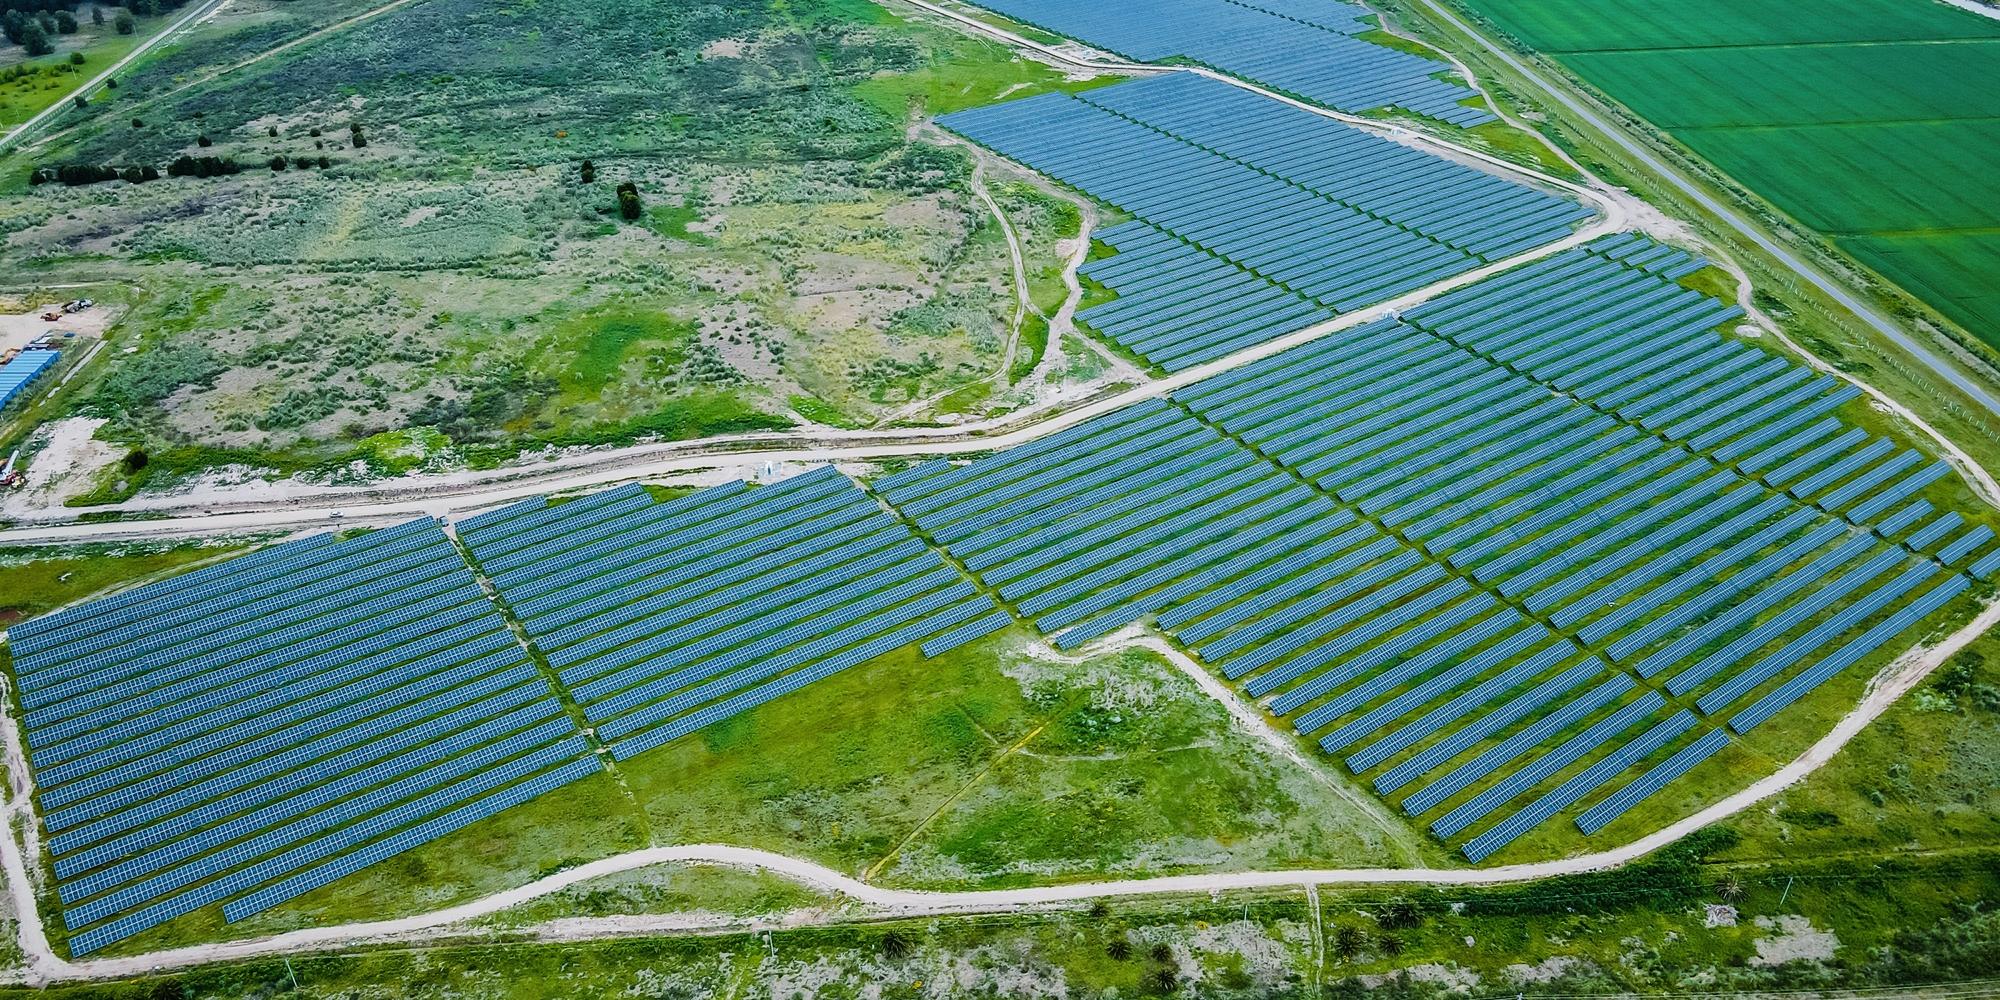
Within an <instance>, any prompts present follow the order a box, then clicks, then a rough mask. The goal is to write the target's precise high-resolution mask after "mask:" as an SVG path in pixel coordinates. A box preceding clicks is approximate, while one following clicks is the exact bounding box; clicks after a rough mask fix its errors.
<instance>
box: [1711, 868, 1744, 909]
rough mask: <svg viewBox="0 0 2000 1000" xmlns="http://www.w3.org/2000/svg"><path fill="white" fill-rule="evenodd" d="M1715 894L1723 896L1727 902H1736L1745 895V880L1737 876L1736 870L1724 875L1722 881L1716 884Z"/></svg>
mask: <svg viewBox="0 0 2000 1000" xmlns="http://www.w3.org/2000/svg"><path fill="white" fill-rule="evenodd" d="M1715 894H1716V895H1718V896H1721V897H1722V901H1723V902H1725V903H1733V902H1736V900H1737V899H1739V898H1741V897H1742V895H1743V880H1742V879H1739V878H1737V877H1736V875H1735V873H1734V872H1732V873H1730V874H1728V875H1724V876H1722V881H1720V882H1717V883H1716V884H1715Z"/></svg>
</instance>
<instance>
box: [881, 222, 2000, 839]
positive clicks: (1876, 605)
mask: <svg viewBox="0 0 2000 1000" xmlns="http://www.w3.org/2000/svg"><path fill="white" fill-rule="evenodd" d="M1699 266H1701V265H1700V262H1698V261H1695V260H1693V259H1691V258H1689V257H1688V256H1687V255H1686V254H1684V253H1681V252H1680V251H1677V250H1672V249H1670V248H1665V247H1661V246H1658V245H1656V244H1653V243H1650V242H1648V241H1645V240H1643V239H1640V238H1637V237H1632V236H1621V237H1612V238H1608V239H1606V240H1601V241H1598V242H1597V243H1594V244H1592V245H1591V246H1590V247H1588V248H1586V249H1581V250H1577V251H1572V252H1569V253H1566V254H1562V255H1558V256H1556V257H1554V258H1551V259H1549V260H1548V261H1545V262H1540V263H1537V264H1534V265H1530V266H1527V267H1524V268H1522V269H1519V270H1517V271H1515V272H1510V273H1508V274H1506V275H1503V276H1501V277H1498V278H1495V279H1490V280H1488V281H1485V282H1481V283H1480V284H1478V285H1475V286H1472V287H1471V288H1468V289H1465V290H1462V291H1460V292H1456V293H1452V294H1449V295H1446V296H1444V297H1442V298H1440V299H1438V300H1435V301H1433V302H1431V303H1428V304H1426V305H1425V306H1423V307H1421V308H1419V309H1415V310H1411V311H1410V313H1409V314H1408V315H1406V316H1404V317H1402V318H1401V319H1391V320H1385V321H1383V322H1380V323H1377V324H1373V325H1371V326H1369V327H1365V328H1363V329H1361V330H1358V331H1354V332H1352V333H1350V334H1348V335H1345V336H1342V337H1339V338H1329V339H1328V340H1326V341H1323V342H1320V343H1316V344H1312V345H1309V346H1306V347H1302V348H1298V349H1295V350H1292V351H1289V352H1286V353H1285V354H1282V355H1278V356H1275V357H1273V358H1269V359H1266V360H1264V361H1261V362H1258V363H1256V364H1253V365H1250V366H1246V367H1245V368H1242V369H1239V370H1237V371H1233V372H1231V373H1229V374H1227V375H1223V376H1218V377H1216V378H1212V379H1208V380H1205V381H1203V382H1201V383H1199V384H1197V385H1196V386H1194V387H1192V388H1190V389H1188V390H1185V391H1183V392H1181V393H1178V394H1177V395H1176V397H1175V399H1174V401H1173V402H1171V403H1164V402H1163V403H1150V404H1144V405H1141V406H1135V407H1132V408H1130V409H1129V410H1126V411H1122V412H1121V413H1119V414H1117V415H1115V416H1113V417H1107V418H1103V419H1100V420H1097V421H1093V422H1091V423H1088V424H1085V425H1082V426H1080V427H1078V428H1074V429H1072V430H1070V431H1066V432H1064V434H1062V435H1058V436H1056V437H1053V438H1050V439H1046V440H1044V441H1040V442H1036V443H1035V444H1033V445H1029V446H1025V447H1023V448H1018V449H1014V450H1012V451H1010V452H1007V453H1005V454H1003V455H1001V456H997V457H995V458H991V459H985V460H981V461H978V462H974V463H972V464H970V465H967V466H962V467H952V466H950V465H948V464H947V463H943V462H934V463H928V464H926V465H925V466H919V467H918V468H916V469H913V470H911V471H910V472H909V473H905V474H903V475H901V476H898V477H896V478H895V480H894V481H885V482H883V483H879V484H877V487H876V488H877V490H878V492H880V493H881V494H882V495H883V496H884V498H885V499H887V500H888V501H889V502H890V503H891V504H893V505H894V506H896V507H897V509H899V510H900V511H902V512H903V513H904V514H905V515H906V516H908V517H909V518H910V519H911V520H912V521H914V522H915V523H916V524H918V525H919V526H920V528H921V529H922V530H923V531H924V532H925V533H926V534H927V535H929V536H930V537H932V538H933V539H934V540H935V541H936V542H937V543H938V544H940V545H942V546H943V547H944V548H946V549H947V551H949V552H951V553H952V555H953V556H954V557H955V558H957V559H959V560H960V561H962V562H963V563H964V565H965V566H966V568H967V569H968V570H969V571H971V572H972V573H973V574H974V575H976V576H978V577H979V578H980V579H981V580H982V582H984V583H986V584H988V585H989V586H991V587H993V588H994V589H995V590H996V591H997V592H998V593H999V594H1000V596H1001V597H1002V599H1004V600H1005V601H1007V602H1008V603H1009V604H1010V605H1012V606H1013V607H1014V609H1015V610H1017V611H1018V612H1019V613H1020V614H1022V615H1023V616H1024V617H1027V618H1029V619H1030V620H1031V621H1033V622H1034V624H1035V625H1036V627H1037V628H1039V629H1040V630H1042V631H1043V632H1045V633H1053V634H1054V638H1055V642H1056V643H1057V644H1058V645H1059V646H1064V647H1073V646H1076V645H1079V644H1081V643H1082V642H1084V641H1087V640H1089V639H1091V638H1094V637H1096V636H1099V635H1103V634H1105V633H1107V632H1109V631H1112V630H1113V629H1116V628H1118V627H1120V626H1122V625H1124V624H1128V623H1130V622H1133V621H1136V620H1139V619H1140V618H1142V617H1143V616H1146V615H1152V616H1154V620H1155V621H1156V622H1157V624H1158V625H1159V627H1160V628H1161V629H1162V630H1164V631H1166V632H1167V633H1168V634H1170V635H1172V636H1174V637H1175V638H1176V639H1178V640H1179V641H1180V642H1182V643H1184V644H1185V645H1187V646H1188V647H1189V648H1190V649H1191V650H1192V651H1193V652H1194V653H1195V654H1196V655H1197V656H1199V657H1200V658H1201V659H1203V660H1204V661H1206V662H1208V663H1210V664H1212V665H1214V666H1215V667H1216V669H1218V670H1219V671H1220V672H1221V673H1223V674H1224V675H1225V676H1227V677H1229V678H1230V679H1232V680H1235V681H1238V682H1239V683H1241V684H1242V686H1243V688H1244V690H1245V691H1246V693H1248V694H1250V695H1251V696H1253V697H1257V698H1260V699H1266V702H1265V703H1266V706H1267V707H1268V708H1269V710H1270V711H1271V712H1272V713H1273V714H1275V715H1278V716H1281V717H1284V718H1285V719H1287V720H1288V721H1289V722H1290V723H1291V724H1292V726H1293V728H1295V729H1296V730H1297V731H1298V732H1299V733H1300V734H1301V735H1303V736H1307V737H1309V738H1312V739H1314V740H1315V741H1317V742H1318V743H1319V745H1320V746H1321V748H1322V749H1324V750H1325V751H1327V752H1329V753H1335V754H1339V755H1341V756H1342V758H1343V759H1344V761H1345V762H1346V764H1347V765H1348V766H1349V767H1350V768H1352V769H1353V770H1354V771H1355V772H1356V773H1357V774H1361V775H1366V776H1368V778H1369V780H1370V781H1371V782H1372V784H1373V786H1374V788H1375V789H1376V791H1377V792H1378V793H1379V794H1381V795H1383V796H1385V797H1388V798H1391V799H1392V800H1393V801H1395V802H1397V803H1398V804H1399V805H1400V806H1401V807H1402V808H1403V809H1404V810H1405V811H1406V812H1408V813H1409V814H1410V815H1411V816H1413V817H1417V818H1420V819H1423V820H1424V821H1425V822H1427V823H1428V825H1429V828H1430V829H1431V831H1432V832H1433V833H1435V834H1436V835H1437V836H1439V837H1441V838H1445V839H1448V840H1453V841H1457V842H1459V843H1461V844H1462V845H1463V850H1464V852H1465V854H1466V856H1467V857H1468V858H1470V859H1472V860H1474V861H1478V860H1483V859H1484V858H1486V857H1488V856H1490V855H1492V854H1493V853H1494V852H1496V851H1499V850H1501V849H1502V848H1504V847H1505V846H1506V845H1508V844H1509V843H1511V842H1512V841H1514V840H1515V839H1518V838H1519V837H1521V836H1522V835H1524V834H1526V833H1527V832H1528V831H1530V830H1532V829H1534V828H1536V827H1537V826H1539V825H1540V824H1542V823H1543V822H1545V821H1547V820H1548V819H1550V818H1551V817H1553V816H1555V815H1557V814H1559V813H1563V812H1566V811H1570V810H1573V809H1575V810H1579V811H1578V813H1577V815H1576V819H1575V822H1576V825H1577V826H1578V828H1579V829H1580V830H1581V831H1582V832H1583V833H1585V834H1590V833H1594V832H1596V831H1598V830H1600V829H1602V828H1603V827H1604V826H1606V825H1607V824H1609V823H1610V822H1611V821H1612V820H1614V819H1616V818H1617V817H1618V816H1620V815H1622V814H1623V813H1624V812H1626V811H1629V810H1630V809H1631V808H1633V807H1634V806H1635V805H1637V804H1638V803H1639V802H1641V801H1643V800H1644V799H1645V798H1646V797H1647V796H1649V795H1651V794H1653V793H1655V792H1657V791H1659V790H1660V789H1661V788H1664V787H1666V786H1667V785H1668V784H1670V783H1671V782H1672V781H1673V780H1674V779H1675V778H1677V777H1679V776H1680V775H1683V774H1685V773H1687V772H1688V771H1689V770H1691V769H1693V768H1694V767H1695V766H1697V765H1699V764H1700V763H1702V762H1703V761H1705V760H1707V759H1708V758H1709V757H1711V756H1712V755H1713V754H1715V753H1716V752H1718V750H1720V748H1722V747H1723V746H1725V745H1726V744H1727V742H1728V741H1729V738H1730V734H1732V733H1734V734H1738V735H1740V734H1743V733H1747V732H1749V731H1751V730H1752V729H1754V728H1755V727H1757V726H1758V725H1760V724H1762V723H1763V722H1765V721H1766V720H1768V719H1769V718H1771V717H1772V716H1773V715H1775V714H1776V713H1778V712H1779V711H1781V710H1782V709H1784V708H1785V707H1787V706H1789V705H1791V704H1793V703H1794V702H1796V701H1798V700H1799V699H1801V698H1803V697H1805V696H1806V695H1808V694H1809V693H1810V692H1811V691H1812V690H1813V689H1814V688H1816V687H1817V686H1818V685H1820V684H1822V683H1824V682H1826V681H1827V680H1828V679H1830V678H1831V677H1833V676H1834V675H1836V674H1838V673H1840V672H1841V671H1843V670H1846V669H1848V668H1850V667H1853V666H1855V665H1856V664H1859V663H1862V662H1864V661H1870V660H1871V658H1879V657H1880V656H1881V655H1886V653H1887V652H1888V651H1889V650H1891V648H1892V647H1893V644H1894V643H1895V642H1896V641H1897V640H1898V639H1900V638H1902V637H1903V636H1905V635H1908V634H1910V633H1911V632H1912V631H1913V630H1914V629H1915V628H1916V627H1917V626H1918V625H1919V623H1922V622H1925V621H1928V620H1933V616H1934V615H1935V614H1936V613H1937V612H1939V611H1941V610H1942V609H1944V608H1945V607H1946V606H1947V605H1950V604H1952V602H1954V601H1955V600H1957V599H1958V598H1959V597H1960V596H1961V595H1963V594H1965V593H1967V592H1969V591H1971V590H1972V589H1973V588H1974V586H1976V584H1977V583H1978V582H1979V581H1984V580H1986V579H1987V578H1989V577H1990V576H1991V575H1992V574H1993V572H1994V570H1995V569H1996V568H2000V549H1995V548H1994V547H1993V546H1992V544H1991V543H1992V540H1993V533H1992V531H1991V530H1990V529H1988V528H1987V527H1986V526H1985V525H1983V524H1975V525H1968V524H1967V523H1966V522H1965V521H1964V520H1963V519H1962V518H1961V517H1960V515H1958V514H1956V513H1942V514H1941V513H1939V512H1938V509H1937V508H1938V507H1939V506H1941V505H1943V504H1948V503H1951V502H1954V501H1955V500H1956V498H1957V497H1958V495H1959V494H1957V493H1955V492H1953V491H1952V490H1950V489H1949V488H1948V484H1947V483H1945V482H1944V480H1945V479H1946V475H1947V473H1948V471H1949V470H1948V468H1947V467H1946V466H1944V465H1942V464H1941V463H1938V462H1934V461H1931V460H1929V459H1927V458H1925V457H1924V456H1922V455H1921V454H1919V453H1917V452H1915V451H1912V450H1907V449H1898V448H1896V447H1895V446H1894V445H1893V444H1892V443H1890V442H1889V441H1887V440H1884V439H1873V440H1871V439H1869V436H1868V435H1867V434H1866V432H1864V431H1861V430H1859V429H1858V428H1851V427H1848V426H1847V425H1845V424H1844V423H1843V421H1842V420H1841V419H1840V417H1839V416H1838V415H1837V413H1836V412H1835V411H1836V410H1837V409H1838V408H1839V407H1840V406H1841V405H1843V404H1844V403H1846V402H1847V401H1848V400H1850V399H1851V398H1852V395H1853V390H1852V389H1849V388H1843V387H1841V386H1839V385H1837V384H1836V383H1835V382H1834V380H1832V379H1830V378H1827V377H1824V376H1818V375H1815V374H1814V373H1812V372H1810V371H1808V370H1805V369H1803V368H1799V367H1798V366H1795V365H1793V364H1791V363H1790V362H1788V361H1786V360H1784V359H1781V358H1777V357H1775V356H1772V355H1769V354H1766V353H1764V352H1762V351H1759V350H1757V349H1755V348H1753V347H1750V346H1748V345H1746V344H1743V343H1741V342H1739V341H1736V340H1734V339H1732V338H1728V337H1726V336H1724V335H1721V334H1718V333H1717V332H1715V328H1716V326H1717V325H1718V324H1720V323H1723V322H1725V321H1727V320H1729V319H1730V318H1732V317H1733V316H1735V315H1736V313H1735V311H1734V310H1733V308H1732V307H1729V306H1727V305H1724V304H1721V303H1718V302H1715V301H1713V300H1711V299H1708V298H1706V297H1705V296H1702V295H1700V294H1699V293H1696V292H1692V291H1690V290H1688V289H1686V288H1683V287H1681V286H1680V285H1678V284H1677V283H1676V281H1675V279H1676V278H1678V277H1680V276H1683V275H1685V274H1686V273H1688V272H1690V271H1692V270H1694V269H1696V268H1698V267H1699ZM1277 469H1282V470H1283V471H1284V472H1287V473H1290V474H1291V475H1283V474H1280V475H1276V476H1274V475H1273V472H1274V471H1275V470H1277ZM1307 484H1310V485H1309V486H1308V485H1307Z"/></svg>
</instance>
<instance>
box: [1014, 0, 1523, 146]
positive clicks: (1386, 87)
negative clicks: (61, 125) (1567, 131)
mask: <svg viewBox="0 0 2000 1000" xmlns="http://www.w3.org/2000/svg"><path fill="white" fill-rule="evenodd" d="M980 6H982V7H986V8H988V9H990V10H993V11H996V12H998V13H1000V14H1004V15H1006V16H1008V17H1011V18H1013V19H1015V20H1017V21H1020V22H1021V23H1023V24H1031V25H1034V26H1036V27H1038V28H1043V29H1046V30H1049V31H1053V32H1055V33H1056V34H1059V35H1066V36H1069V37H1072V38H1076V39H1079V40H1081V41H1083V42H1086V43H1088V44H1091V45H1094V46H1097V47H1099V48H1102V49H1104V50H1106V51H1108V52H1114V53H1116V54H1118V55H1121V56H1124V57H1126V58H1128V59H1134V60H1138V61H1140V62H1161V61H1164V60H1169V59H1177V58H1178V59H1185V60H1188V61H1192V62H1195V63H1199V64H1201V65H1204V66H1210V67H1213V68H1215V69H1218V70H1221V71H1222V72H1225V73H1228V74H1230V75H1232V76H1237V77H1241V78H1243V79H1245V80H1250V81H1253V82H1256V83H1260V84H1263V85H1266V86H1268V87H1270V88H1272V89H1274V90H1278V91H1282V92H1285V93H1289V94H1295V95H1298V96H1300V97H1303V98H1305V99H1307V100H1310V101H1313V102H1315V103H1318V104H1322V105H1325V106H1327V107H1330V108H1336V109H1338V110H1341V111H1370V110H1375V109H1380V108H1400V109H1402V110H1405V111H1410V112H1414V113H1416V114H1419V115H1423V116H1425V117H1427V118H1432V119H1436V120H1437V121H1441V122H1447V123H1449V124H1452V125H1457V126H1460V127H1471V126H1474V125H1480V124H1483V123H1486V122H1490V121H1493V120H1494V118H1493V115H1492V113H1491V112H1488V111H1486V110H1485V109H1484V108H1482V107H1479V106H1477V105H1476V103H1475V102H1474V100H1473V99H1475V98H1476V97H1477V96H1478V95H1477V94H1476V93H1475V92H1474V91H1472V90H1469V89H1467V88H1465V87H1462V86H1460V85H1458V84H1456V83H1452V82H1449V81H1447V80H1445V79H1443V78H1442V77H1443V76H1444V75H1445V74H1447V73H1449V72H1450V71H1451V67H1450V66H1448V65H1446V64H1445V63H1442V62H1438V61H1436V60H1433V59H1427V58H1424V57H1423V56H1418V55H1412V54H1410V53H1408V52H1402V51H1399V50H1397V49H1392V48H1388V47H1386V46H1381V45H1377V44H1375V43H1374V42H1370V41H1366V40H1364V39H1361V38H1358V37H1356V36H1357V35H1360V34H1363V33H1364V32H1367V31H1368V30H1370V29H1371V28H1373V27H1374V26H1375V25H1374V24H1373V23H1372V22H1371V21H1370V20H1368V19H1369V18H1371V17H1372V16H1373V15H1372V14H1371V12H1369V11H1368V10H1366V9H1364V8H1361V7H1358V6H1355V5H1353V4H1345V3H1334V2H1328V3H1316V2H1302V0H1258V2H1254V3H1253V2H1249V0H1159V2H1151V3H1118V4H1077V3H1066V2H1063V0H990V2H988V0H981V3H980Z"/></svg>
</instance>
